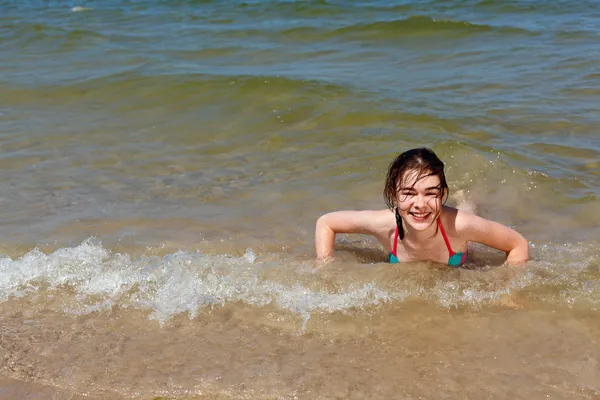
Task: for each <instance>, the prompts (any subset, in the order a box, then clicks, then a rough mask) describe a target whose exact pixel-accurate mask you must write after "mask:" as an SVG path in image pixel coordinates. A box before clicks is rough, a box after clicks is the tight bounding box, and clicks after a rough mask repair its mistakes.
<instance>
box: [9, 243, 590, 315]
mask: <svg viewBox="0 0 600 400" xmlns="http://www.w3.org/2000/svg"><path fill="white" fill-rule="evenodd" d="M590 246H591V245H583V244H579V245H553V246H549V245H546V246H545V245H541V246H537V248H536V251H537V252H538V254H537V255H536V257H537V258H538V260H536V261H534V265H533V266H532V267H531V268H530V269H529V270H528V271H527V272H525V273H523V274H521V275H519V276H517V277H514V278H510V279H507V278H506V277H502V276H500V279H499V278H498V275H501V274H494V273H488V272H483V271H479V272H474V271H473V272H472V271H468V272H465V273H464V274H463V273H459V274H455V273H454V271H455V270H452V271H450V272H449V273H448V274H447V275H443V274H442V275H439V276H436V275H435V274H433V275H432V273H431V272H424V274H429V275H428V276H427V275H425V279H424V280H423V277H420V278H418V277H417V278H414V277H411V276H408V275H407V276H406V277H404V276H400V277H399V278H398V279H396V280H395V281H394V284H393V287H390V286H389V285H387V284H386V283H385V282H383V281H378V279H377V277H375V278H370V279H363V280H361V279H360V278H357V279H356V281H355V282H351V283H348V282H347V281H346V283H343V281H344V278H343V277H342V276H340V277H337V278H336V277H335V276H334V277H333V279H334V280H336V282H334V283H335V285H334V286H335V287H336V291H335V292H331V291H330V290H329V289H327V287H325V286H324V285H323V284H322V283H319V280H318V276H315V273H314V271H305V270H304V268H303V267H302V265H298V268H295V269H294V268H293V264H292V266H290V265H289V264H288V265H285V266H281V265H275V264H273V263H271V264H264V263H263V264H261V262H259V261H258V257H257V256H256V254H255V253H254V251H252V249H247V250H246V252H245V254H244V255H243V256H241V257H233V256H209V255H205V254H201V253H196V252H184V251H179V252H176V253H173V254H169V255H166V256H164V257H157V256H144V257H140V258H138V259H132V258H131V257H130V256H129V255H127V254H120V253H113V252H110V251H108V250H107V249H105V248H103V246H102V244H101V243H100V242H99V241H97V240H95V239H90V240H87V241H85V242H83V243H81V244H80V245H78V246H76V247H71V248H62V249H58V250H56V251H55V252H53V253H51V254H44V253H42V252H41V251H39V250H37V249H35V250H33V251H31V252H29V253H28V254H25V255H24V256H23V257H21V258H20V259H16V260H13V259H11V258H8V257H4V258H1V259H0V301H6V300H7V299H8V298H9V297H11V296H18V297H22V296H26V295H28V294H30V293H35V292H37V291H39V290H40V289H41V288H45V287H46V288H49V289H50V290H55V289H58V288H61V287H65V286H68V287H70V288H72V289H71V290H74V291H75V293H76V295H75V300H76V301H75V302H73V303H74V304H76V305H74V306H69V307H66V306H65V308H64V310H65V311H67V312H72V313H78V314H87V313H91V312H97V311H102V310H106V309H110V307H111V306H112V305H118V306H120V307H131V308H136V309H143V310H150V311H151V318H152V319H156V320H158V321H160V322H164V321H166V320H168V319H170V318H172V317H173V316H174V315H176V314H179V313H188V314H189V315H190V317H194V316H196V315H197V314H198V312H199V310H200V309H202V308H204V307H210V306H214V305H224V304H226V303H230V302H244V303H246V304H249V305H252V306H256V307H263V306H266V305H269V304H273V305H276V306H277V307H279V308H281V309H283V310H287V311H289V312H291V313H295V314H297V315H299V316H301V317H302V318H303V320H304V321H305V322H306V321H307V320H308V319H309V318H310V316H311V315H312V314H313V313H315V312H317V313H335V312H342V313H348V312H351V311H353V310H359V311H360V310H361V309H364V308H365V307H370V306H376V305H378V304H381V303H386V302H403V301H405V300H406V299H409V298H411V297H416V298H421V299H430V300H431V301H432V302H433V303H436V304H438V305H440V306H442V307H446V308H456V307H459V306H462V305H469V306H475V307H481V306H482V305H485V304H488V303H494V302H496V301H497V300H498V299H499V298H500V297H502V296H504V295H507V294H510V293H511V292H512V291H515V290H521V289H523V288H526V287H528V286H538V287H539V286H543V287H550V290H546V289H542V290H536V293H542V294H541V295H542V296H545V297H544V299H545V300H549V301H558V302H560V303H564V304H567V305H573V304H577V303H578V302H579V303H581V302H587V303H589V302H592V303H594V304H600V283H598V279H597V278H598V276H596V275H597V274H596V273H595V272H593V270H591V272H587V271H588V269H589V266H590V265H592V266H593V265H596V264H594V263H597V261H598V252H597V248H596V247H594V246H592V247H590ZM282 268H283V269H282ZM269 269H270V270H272V269H275V270H277V269H281V270H279V271H277V274H274V276H276V278H272V279H267V278H265V277H263V275H264V276H272V275H273V274H264V273H263V272H264V271H266V270H269ZM424 271H426V270H424ZM585 274H587V275H585ZM590 274H591V275H590ZM317 275H318V272H317ZM274 279H281V281H278V280H274ZM301 281H304V282H305V283H304V284H303V283H302V282H301Z"/></svg>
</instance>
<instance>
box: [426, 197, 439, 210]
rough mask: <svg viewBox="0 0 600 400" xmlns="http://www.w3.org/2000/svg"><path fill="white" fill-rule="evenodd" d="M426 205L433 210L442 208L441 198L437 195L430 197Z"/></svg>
mask: <svg viewBox="0 0 600 400" xmlns="http://www.w3.org/2000/svg"><path fill="white" fill-rule="evenodd" d="M427 205H428V206H429V207H430V208H432V209H434V210H439V209H440V208H442V199H440V198H439V197H436V198H433V199H430V200H429V201H428V202H427Z"/></svg>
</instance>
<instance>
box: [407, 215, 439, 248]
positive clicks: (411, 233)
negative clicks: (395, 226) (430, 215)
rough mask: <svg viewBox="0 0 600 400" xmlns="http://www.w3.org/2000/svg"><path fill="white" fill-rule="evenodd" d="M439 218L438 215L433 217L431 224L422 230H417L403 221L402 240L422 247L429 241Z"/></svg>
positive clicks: (434, 232) (433, 234)
mask: <svg viewBox="0 0 600 400" xmlns="http://www.w3.org/2000/svg"><path fill="white" fill-rule="evenodd" d="M439 218H440V216H439V215H438V216H437V217H436V218H435V220H434V221H433V223H432V224H431V226H430V227H429V228H427V229H426V230H424V231H417V230H415V229H413V228H411V227H410V226H408V224H406V223H403V224H402V225H403V228H404V240H403V241H404V242H406V243H409V244H412V245H418V246H419V247H422V246H423V245H424V244H425V243H427V242H429V241H430V240H431V238H432V237H434V236H435V234H436V229H437V226H438V219H439Z"/></svg>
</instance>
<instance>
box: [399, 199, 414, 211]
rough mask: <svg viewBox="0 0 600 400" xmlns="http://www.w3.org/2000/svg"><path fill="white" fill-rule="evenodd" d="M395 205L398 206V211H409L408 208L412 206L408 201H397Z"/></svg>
mask: <svg viewBox="0 0 600 400" xmlns="http://www.w3.org/2000/svg"><path fill="white" fill-rule="evenodd" d="M396 205H397V206H398V209H399V210H400V211H408V210H410V208H411V206H412V201H410V200H404V201H401V200H399V201H398V202H396Z"/></svg>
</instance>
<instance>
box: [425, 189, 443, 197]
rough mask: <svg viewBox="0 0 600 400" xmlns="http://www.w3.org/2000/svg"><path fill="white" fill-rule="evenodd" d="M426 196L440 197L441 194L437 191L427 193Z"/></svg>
mask: <svg viewBox="0 0 600 400" xmlns="http://www.w3.org/2000/svg"><path fill="white" fill-rule="evenodd" d="M426 196H428V197H440V192H439V191H437V190H435V191H432V192H427V194H426Z"/></svg>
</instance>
